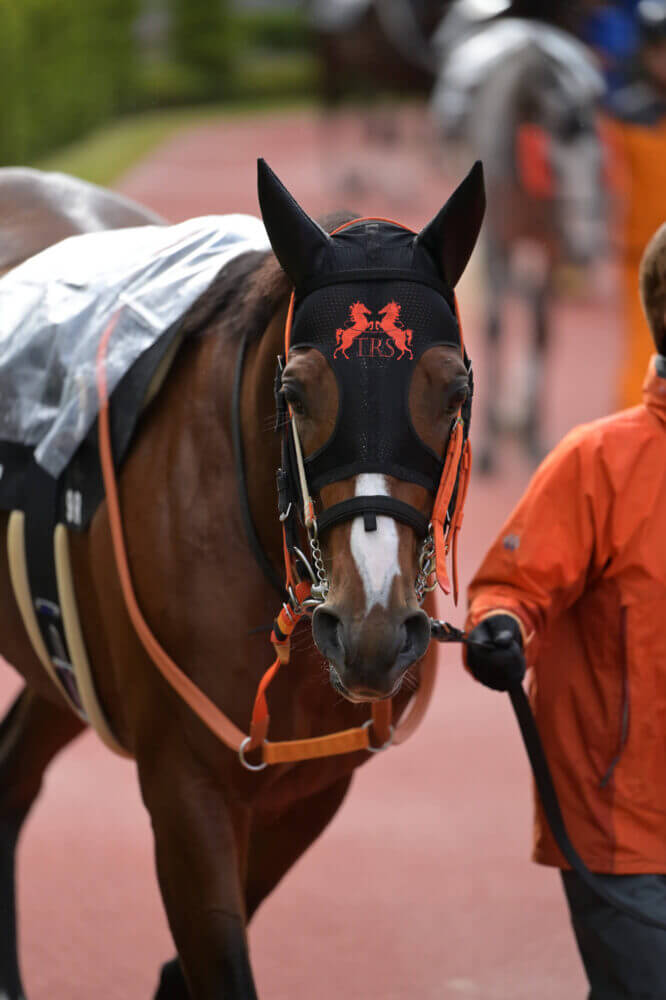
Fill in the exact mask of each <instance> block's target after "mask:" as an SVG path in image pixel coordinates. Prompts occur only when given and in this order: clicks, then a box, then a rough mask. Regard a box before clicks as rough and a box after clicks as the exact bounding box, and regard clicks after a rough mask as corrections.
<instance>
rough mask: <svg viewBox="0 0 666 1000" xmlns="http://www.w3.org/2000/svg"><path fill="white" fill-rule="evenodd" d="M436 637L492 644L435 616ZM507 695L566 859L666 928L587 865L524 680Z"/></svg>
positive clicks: (604, 895)
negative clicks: (576, 844)
mask: <svg viewBox="0 0 666 1000" xmlns="http://www.w3.org/2000/svg"><path fill="white" fill-rule="evenodd" d="M432 637H433V639H435V640H436V641H437V642H459V643H463V644H464V645H467V646H471V645H476V646H481V647H487V646H489V645H490V644H489V643H485V642H474V640H471V639H469V638H468V636H467V635H466V634H465V632H463V631H462V629H459V628H456V627H455V626H454V625H450V624H449V623H448V622H443V621H440V620H439V619H433V621H432ZM507 694H508V695H509V699H510V701H511V705H512V707H513V711H514V713H515V716H516V720H517V722H518V726H519V728H520V734H521V736H522V739H523V744H524V746H525V750H526V752H527V757H528V759H529V762H530V767H531V769H532V774H533V776H534V783H535V785H536V787H537V791H538V793H539V799H540V800H541V805H542V807H543V811H544V814H545V816H546V820H547V821H548V826H549V827H550V831H551V833H552V835H553V838H554V840H555V843H556V844H557V846H558V847H559V849H560V851H561V853H562V855H563V857H564V858H565V860H566V861H567V862H568V864H569V865H570V866H571V868H572V869H573V870H574V871H575V872H576V874H577V875H578V877H579V878H580V879H581V881H582V882H584V883H585V885H586V886H587V887H588V888H589V889H590V890H591V891H592V892H593V893H594V894H595V895H596V896H598V897H599V898H600V899H603V900H604V902H606V903H608V904H609V905H610V906H613V907H614V908H615V909H616V910H618V911H620V912H621V913H624V914H625V916H628V917H631V918H632V919H633V920H637V921H638V922H639V923H641V924H645V925H646V926H648V927H656V928H658V929H659V930H662V931H664V930H666V922H665V921H663V920H659V919H658V918H657V917H653V916H652V915H651V914H649V913H646V912H645V911H644V910H642V909H640V908H638V907H635V906H632V905H631V903H627V902H626V901H625V900H624V899H621V898H620V897H619V896H617V895H616V894H615V893H614V892H613V890H612V889H609V888H608V887H607V886H606V885H605V883H604V882H602V881H601V879H600V878H599V877H598V876H597V875H595V873H594V872H591V871H590V869H589V868H588V867H587V865H586V864H585V862H584V861H583V859H582V858H581V856H580V855H579V853H578V851H577V850H576V848H575V847H574V846H573V844H572V842H571V839H570V837H569V834H568V832H567V828H566V825H565V823H564V817H563V815H562V808H561V806H560V802H559V799H558V797H557V792H556V791H555V783H554V782H553V776H552V773H551V770H550V767H549V765H548V759H547V757H546V752H545V750H544V748H543V743H542V742H541V737H540V735H539V730H538V728H537V724H536V719H535V718H534V713H533V712H532V708H531V706H530V703H529V700H528V697H527V695H526V694H525V690H524V688H523V685H522V684H520V683H517V684H514V685H512V687H510V688H509V690H508V691H507Z"/></svg>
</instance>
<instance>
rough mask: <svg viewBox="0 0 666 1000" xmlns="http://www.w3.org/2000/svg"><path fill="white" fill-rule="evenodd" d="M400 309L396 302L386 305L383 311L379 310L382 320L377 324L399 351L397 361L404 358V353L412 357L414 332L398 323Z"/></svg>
mask: <svg viewBox="0 0 666 1000" xmlns="http://www.w3.org/2000/svg"><path fill="white" fill-rule="evenodd" d="M401 308H402V307H401V306H400V305H399V304H398V303H397V302H389V303H387V304H386V305H385V306H384V308H383V309H380V310H379V315H380V316H381V317H382V318H381V319H380V320H379V323H378V324H377V325H378V326H379V329H380V330H383V331H384V333H385V334H386V336H387V337H390V339H391V340H392V341H393V343H394V344H395V346H396V347H397V348H398V350H399V351H400V354H399V355H398V361H399V360H400V358H404V356H405V353H408V354H409V356H410V358H413V357H414V355H413V354H412V348H411V346H410V345H411V343H412V336H413V333H414V331H413V330H408V329H407V328H406V327H405V326H403V324H402V322H401V321H400V310H401Z"/></svg>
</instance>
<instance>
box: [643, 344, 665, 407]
mask: <svg viewBox="0 0 666 1000" xmlns="http://www.w3.org/2000/svg"><path fill="white" fill-rule="evenodd" d="M656 360H657V355H656V354H653V355H652V357H651V358H650V364H649V366H648V370H647V374H646V375H645V380H644V381H643V402H644V403H645V405H646V407H647V408H648V410H650V412H651V413H654V415H655V417H657V419H658V420H660V421H661V422H662V423H664V424H666V378H664V377H663V376H661V375H659V374H657V369H656V366H655V362H656Z"/></svg>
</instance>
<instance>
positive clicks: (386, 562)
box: [351, 472, 399, 609]
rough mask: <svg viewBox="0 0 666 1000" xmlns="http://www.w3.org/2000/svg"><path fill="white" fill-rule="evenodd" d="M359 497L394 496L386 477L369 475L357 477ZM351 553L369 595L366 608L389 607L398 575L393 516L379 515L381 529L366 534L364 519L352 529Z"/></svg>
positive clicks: (355, 522) (396, 533) (358, 518)
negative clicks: (392, 587)
mask: <svg viewBox="0 0 666 1000" xmlns="http://www.w3.org/2000/svg"><path fill="white" fill-rule="evenodd" d="M356 496H357V497H361V496H366V497H367V496H390V494H389V490H388V487H387V484H386V478H385V476H381V475H379V474H377V473H374V472H365V473H363V474H362V475H360V476H357V477H356ZM351 554H352V557H353V559H354V562H355V563H356V568H357V569H358V574H359V576H360V577H361V582H362V584H363V590H364V592H365V607H366V609H370V608H372V607H374V605H375V604H380V605H382V606H383V607H388V602H389V597H390V595H391V586H392V584H393V580H394V578H395V577H396V576H397V574H398V569H399V567H398V528H397V525H396V523H395V521H394V519H393V518H392V517H387V516H384V515H378V516H377V530H376V531H366V530H365V525H364V523H363V518H362V517H355V518H354V520H353V521H352V530H351Z"/></svg>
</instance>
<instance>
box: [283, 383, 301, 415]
mask: <svg viewBox="0 0 666 1000" xmlns="http://www.w3.org/2000/svg"><path fill="white" fill-rule="evenodd" d="M281 391H282V395H283V396H284V398H285V399H286V400H287V402H288V403H289V406H290V407H291V410H292V412H293V413H295V414H297V416H299V417H302V416H303V414H304V413H305V405H304V403H303V400H302V398H301V396H300V395H299V394H298V392H297V391H296V390H295V389H294V388H293V387H291V386H289V385H285V386H283V387H282V390H281Z"/></svg>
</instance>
